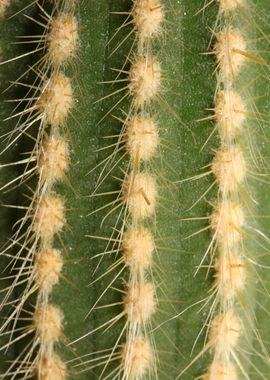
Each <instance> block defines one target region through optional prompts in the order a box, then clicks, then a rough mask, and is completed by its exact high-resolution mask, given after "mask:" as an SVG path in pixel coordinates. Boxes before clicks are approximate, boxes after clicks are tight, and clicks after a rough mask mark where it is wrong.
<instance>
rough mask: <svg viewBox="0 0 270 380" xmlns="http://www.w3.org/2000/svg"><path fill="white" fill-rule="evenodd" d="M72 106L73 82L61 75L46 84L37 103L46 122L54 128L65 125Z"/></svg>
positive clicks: (55, 76)
mask: <svg viewBox="0 0 270 380" xmlns="http://www.w3.org/2000/svg"><path fill="white" fill-rule="evenodd" d="M72 105H73V90H72V87H71V80H70V79H69V78H68V77H66V76H65V75H63V74H61V73H57V74H54V75H53V76H52V77H51V78H50V79H48V80H47V81H46V82H45V84H44V86H43V88H42V89H41V94H40V96H39V99H38V100H37V103H36V106H37V108H38V109H39V112H40V113H41V115H42V116H43V117H44V122H45V123H46V124H51V125H53V126H61V125H63V124H64V123H65V121H66V119H67V117H68V115H69V112H70V110H71V108H72Z"/></svg>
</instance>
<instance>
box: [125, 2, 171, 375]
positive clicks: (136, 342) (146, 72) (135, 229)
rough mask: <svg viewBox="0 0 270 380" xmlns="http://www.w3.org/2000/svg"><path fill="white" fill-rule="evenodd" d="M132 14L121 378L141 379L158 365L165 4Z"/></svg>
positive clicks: (140, 5) (144, 5)
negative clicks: (160, 48) (160, 50)
mask: <svg viewBox="0 0 270 380" xmlns="http://www.w3.org/2000/svg"><path fill="white" fill-rule="evenodd" d="M131 16H132V21H133V24H134V28H135V33H136V40H137V41H136V42H137V47H136V48H135V49H134V51H133V57H132V62H131V67H130V70H129V85H128V91H129V93H130V96H131V111H130V112H128V117H127V119H126V121H125V132H124V135H123V138H124V140H125V149H126V151H127V153H128V156H129V160H130V165H129V172H127V173H126V174H125V178H124V180H123V184H122V197H123V201H124V203H125V204H126V207H127V210H128V217H127V218H126V220H125V225H124V226H123V230H124V231H123V235H122V253H123V257H124V263H125V265H126V267H127V268H128V270H129V279H128V282H127V284H126V289H125V295H124V299H123V302H124V310H125V314H126V318H127V334H126V342H125V343H124V344H123V346H122V348H121V357H122V359H121V361H122V364H121V366H122V371H123V376H122V378H123V379H142V378H144V377H145V376H147V377H149V375H150V373H151V372H152V371H153V370H154V365H155V354H154V347H153V346H152V343H151V339H150V336H149V326H150V324H151V318H152V316H153V314H154V313H155V311H156V290H155V286H154V284H153V282H152V281H151V276H150V275H149V274H150V273H151V271H152V268H153V253H154V250H155V243H154V236H153V232H152V229H151V228H150V225H151V224H153V223H150V221H151V219H152V220H153V218H154V217H155V212H156V204H157V196H158V194H157V192H158V190H157V181H156V178H155V175H153V173H152V172H151V166H150V165H148V163H149V162H150V161H151V160H152V159H153V158H154V157H155V156H156V154H157V148H158V144H159V136H158V126H157V121H156V119H155V118H154V117H153V115H152V113H151V108H152V107H151V105H152V102H153V100H154V99H155V98H156V97H157V96H158V94H159V92H160V87H161V68H160V63H159V61H158V58H157V57H156V56H154V55H153V52H152V44H153V39H156V38H157V37H158V35H159V34H160V32H161V30H162V25H163V22H164V8H163V5H162V4H161V1H159V0H134V1H133V9H132V12H131Z"/></svg>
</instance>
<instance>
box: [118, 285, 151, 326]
mask: <svg viewBox="0 0 270 380" xmlns="http://www.w3.org/2000/svg"><path fill="white" fill-rule="evenodd" d="M124 305H125V312H126V313H127V318H128V320H129V322H130V323H143V324H144V323H145V322H146V321H147V320H149V319H150V318H151V316H152V315H153V314H154V313H155V310H156V301H155V289H154V286H153V284H152V283H150V282H142V283H135V284H133V283H131V284H129V286H128V289H127V293H126V295H125V296H124Z"/></svg>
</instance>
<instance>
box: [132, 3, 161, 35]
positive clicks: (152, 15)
mask: <svg viewBox="0 0 270 380" xmlns="http://www.w3.org/2000/svg"><path fill="white" fill-rule="evenodd" d="M133 2H134V6H133V11H132V17H133V22H134V24H135V27H136V30H137V34H138V38H139V40H142V41H145V40H148V39H151V38H154V37H157V36H158V35H159V34H160V33H161V31H162V23H163V22H164V9H163V7H162V5H161V1H160V0H133Z"/></svg>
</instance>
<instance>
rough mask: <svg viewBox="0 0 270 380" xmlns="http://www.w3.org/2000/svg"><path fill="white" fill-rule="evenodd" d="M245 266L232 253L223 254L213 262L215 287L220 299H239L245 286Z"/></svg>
mask: <svg viewBox="0 0 270 380" xmlns="http://www.w3.org/2000/svg"><path fill="white" fill-rule="evenodd" d="M246 267H247V264H246V263H245V262H244V260H243V258H242V257H240V256H239V255H237V254H235V253H233V251H232V252H228V253H227V254H223V255H221V256H220V257H218V258H217V259H216V261H215V265H214V268H215V271H216V273H215V275H214V276H215V287H216V288H217V290H218V292H219V296H220V298H221V299H226V300H228V299H231V298H232V297H235V298H237V297H240V296H241V292H242V291H243V290H244V289H245V285H246V278H247V273H246Z"/></svg>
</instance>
